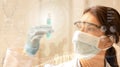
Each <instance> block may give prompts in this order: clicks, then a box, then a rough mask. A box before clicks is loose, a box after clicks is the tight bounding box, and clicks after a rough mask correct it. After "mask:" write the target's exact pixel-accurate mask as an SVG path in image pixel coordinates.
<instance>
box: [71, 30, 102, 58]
mask: <svg viewBox="0 0 120 67" xmlns="http://www.w3.org/2000/svg"><path fill="white" fill-rule="evenodd" d="M100 39H101V37H96V36H93V35H90V34H87V33H84V32H81V31H75V33H74V35H73V39H72V42H73V44H74V51H75V53H76V54H77V56H79V58H91V57H93V56H95V55H96V54H97V53H99V52H100V51H101V50H103V49H100V48H98V46H99V41H100Z"/></svg>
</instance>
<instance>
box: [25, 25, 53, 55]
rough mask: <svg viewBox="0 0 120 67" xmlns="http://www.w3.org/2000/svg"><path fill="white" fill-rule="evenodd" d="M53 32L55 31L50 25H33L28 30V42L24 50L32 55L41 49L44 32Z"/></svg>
mask: <svg viewBox="0 0 120 67" xmlns="http://www.w3.org/2000/svg"><path fill="white" fill-rule="evenodd" d="M51 32H53V30H52V27H51V26H48V25H42V26H36V27H33V28H32V29H31V30H30V31H29V32H28V38H27V43H26V44H25V47H24V51H25V52H26V53H27V54H28V55H30V56H33V55H35V54H36V52H37V51H38V49H39V45H40V43H39V41H40V39H41V38H42V37H43V35H44V34H46V33H51Z"/></svg>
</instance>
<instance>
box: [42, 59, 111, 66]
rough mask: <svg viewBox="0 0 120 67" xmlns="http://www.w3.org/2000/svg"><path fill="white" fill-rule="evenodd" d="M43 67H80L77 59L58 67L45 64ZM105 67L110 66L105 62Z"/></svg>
mask: <svg viewBox="0 0 120 67" xmlns="http://www.w3.org/2000/svg"><path fill="white" fill-rule="evenodd" d="M44 67H82V66H81V65H80V63H79V60H78V59H73V60H71V61H68V62H65V63H62V64H59V65H50V64H46V65H45V66H44ZM106 67H111V66H110V64H109V63H108V62H107V61H106Z"/></svg>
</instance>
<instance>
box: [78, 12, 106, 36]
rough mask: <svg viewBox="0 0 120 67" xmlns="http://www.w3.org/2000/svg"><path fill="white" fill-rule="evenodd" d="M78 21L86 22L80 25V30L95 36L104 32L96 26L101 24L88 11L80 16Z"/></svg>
mask: <svg viewBox="0 0 120 67" xmlns="http://www.w3.org/2000/svg"><path fill="white" fill-rule="evenodd" d="M80 21H81V22H87V23H85V24H83V25H82V27H81V31H82V32H86V33H89V34H92V35H94V36H97V37H100V36H102V35H104V33H103V32H102V31H101V30H100V28H98V27H99V26H100V25H101V24H100V22H99V21H98V20H97V18H96V17H94V16H93V15H92V14H91V13H90V12H88V13H85V14H84V15H83V16H82V17H81V19H80ZM95 25H96V26H95ZM97 26H98V27H97Z"/></svg>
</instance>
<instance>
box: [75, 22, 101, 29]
mask: <svg viewBox="0 0 120 67" xmlns="http://www.w3.org/2000/svg"><path fill="white" fill-rule="evenodd" d="M77 23H87V24H90V25H93V26H95V27H97V28H101V26H98V25H96V24H93V23H90V22H85V21H83V22H82V21H76V22H75V23H74V25H76V24H77Z"/></svg>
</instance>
